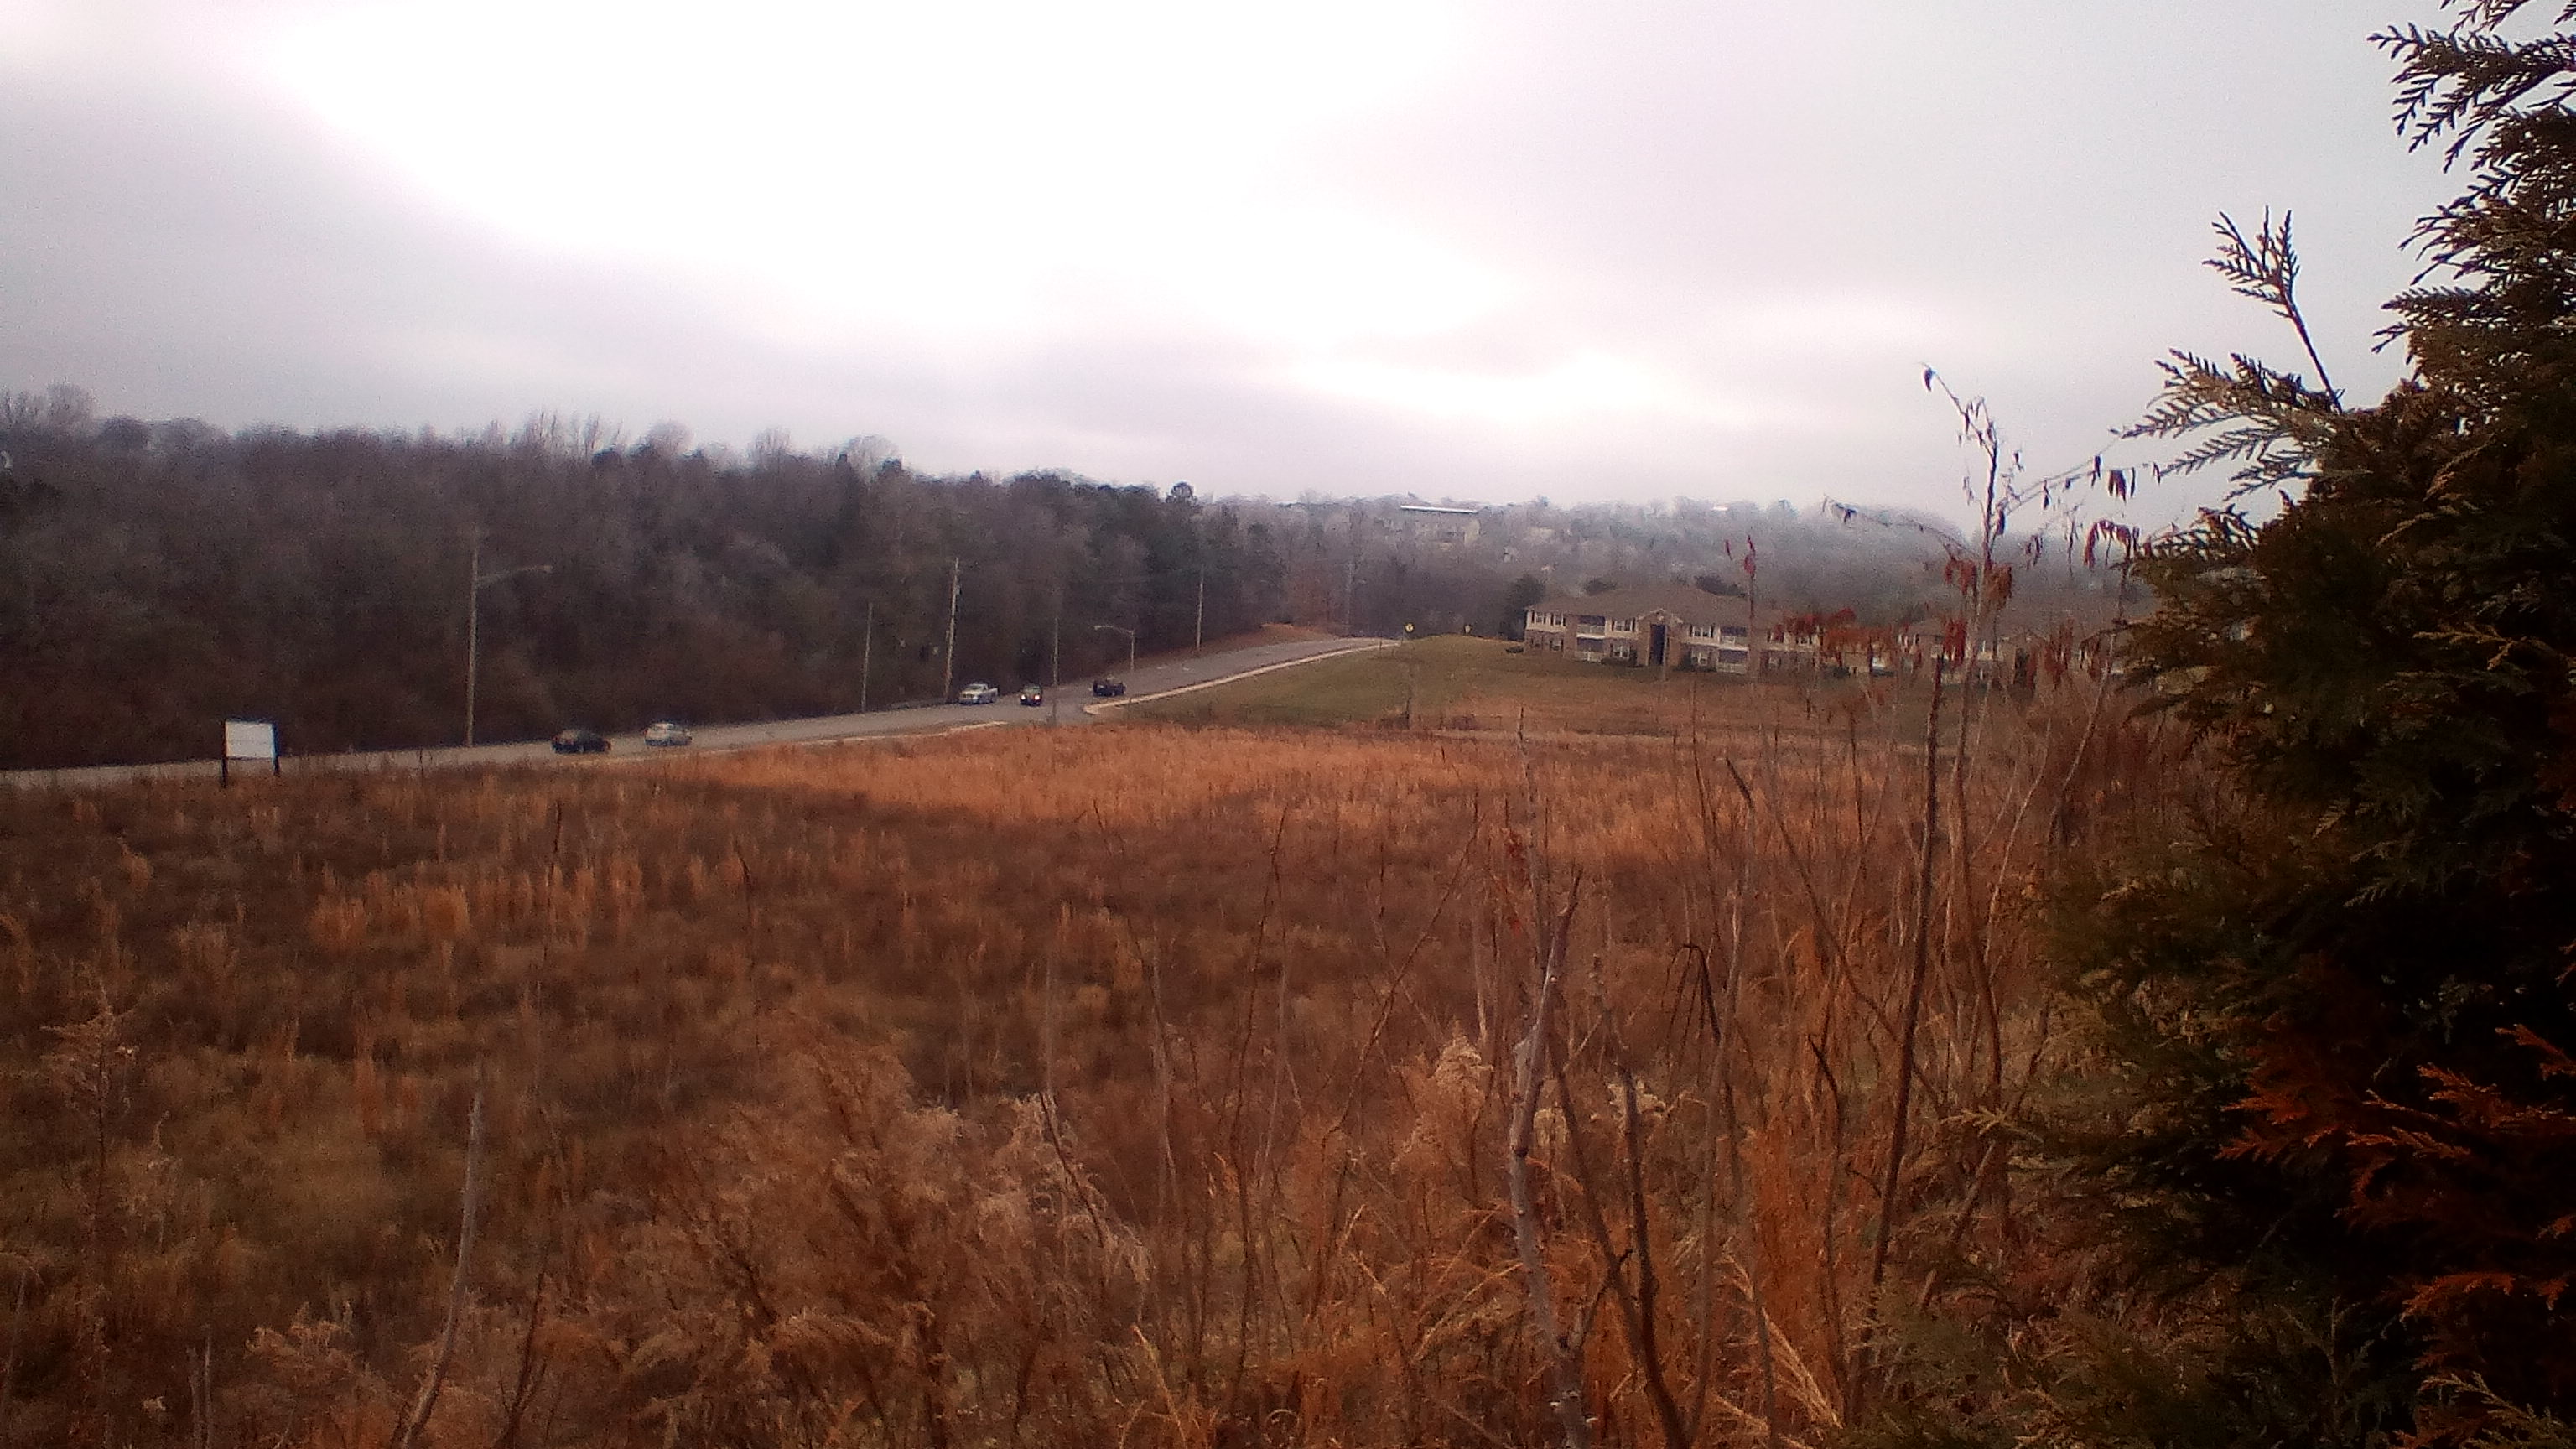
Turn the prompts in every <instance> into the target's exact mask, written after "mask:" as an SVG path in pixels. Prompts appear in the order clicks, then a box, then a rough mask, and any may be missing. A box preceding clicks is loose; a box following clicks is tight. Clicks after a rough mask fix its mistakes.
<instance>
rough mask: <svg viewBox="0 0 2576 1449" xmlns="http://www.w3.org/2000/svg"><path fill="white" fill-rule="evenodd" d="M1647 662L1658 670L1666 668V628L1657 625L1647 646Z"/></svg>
mask: <svg viewBox="0 0 2576 1449" xmlns="http://www.w3.org/2000/svg"><path fill="white" fill-rule="evenodd" d="M1646 662H1647V663H1648V664H1651V665H1653V666H1655V667H1656V668H1658V669H1661V668H1663V666H1664V626H1663V625H1661V624H1657V625H1656V626H1655V632H1654V634H1653V635H1652V636H1651V637H1650V638H1649V639H1648V641H1647V644H1646Z"/></svg>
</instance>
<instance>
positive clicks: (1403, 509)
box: [1395, 503, 1485, 518]
mask: <svg viewBox="0 0 2576 1449" xmlns="http://www.w3.org/2000/svg"><path fill="white" fill-rule="evenodd" d="M1395 509H1396V511H1397V512H1398V513H1442V514H1448V515H1450V516H1452V517H1456V518H1474V517H1475V516H1476V515H1478V514H1480V513H1483V512H1484V511H1485V510H1483V509H1481V508H1447V507H1443V506H1441V505H1440V504H1437V503H1399V504H1397V505H1396V506H1395Z"/></svg>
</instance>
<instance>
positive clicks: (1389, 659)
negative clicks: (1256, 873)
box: [1117, 635, 1857, 735]
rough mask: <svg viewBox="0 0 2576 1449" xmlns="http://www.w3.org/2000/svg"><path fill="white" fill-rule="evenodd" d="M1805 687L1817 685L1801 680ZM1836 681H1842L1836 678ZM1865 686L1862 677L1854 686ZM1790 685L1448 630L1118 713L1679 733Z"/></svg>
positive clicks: (1253, 721)
mask: <svg viewBox="0 0 2576 1449" xmlns="http://www.w3.org/2000/svg"><path fill="white" fill-rule="evenodd" d="M1797 686H1798V687H1800V688H1812V687H1815V682H1814V681H1811V680H1805V679H1801V680H1799V681H1798V682H1797ZM1827 687H1829V688H1830V687H1833V686H1827ZM1844 687H1846V688H1857V686H1856V685H1852V686H1844ZM1780 688H1781V686H1771V685H1764V686H1753V685H1749V684H1747V682H1746V681H1745V680H1744V679H1742V678H1741V677H1739V676H1735V675H1725V674H1700V673H1690V672H1685V671H1681V670H1675V671H1673V672H1671V673H1670V674H1669V675H1667V674H1666V673H1665V672H1664V671H1662V670H1659V669H1645V668H1637V669H1631V668H1628V667H1626V666H1623V665H1612V664H1583V663H1578V662H1576V661H1574V660H1572V659H1569V658H1567V657H1566V656H1564V655H1561V654H1534V653H1525V654H1514V653H1510V652H1508V650H1507V646H1506V645H1505V644H1504V643H1503V641H1501V640H1499V639H1479V638H1473V637H1470V636H1465V635H1443V636H1440V637H1437V638H1431V639H1423V640H1419V641H1416V642H1414V643H1410V644H1404V645H1400V646H1398V647H1396V648H1392V649H1375V650H1370V651H1369V652H1367V653H1364V654H1354V655H1351V656H1349V657H1347V658H1340V659H1328V660H1325V661H1323V662H1321V663H1317V664H1303V665H1299V666H1297V667H1296V668H1293V669H1281V670H1277V671H1274V672H1272V673H1269V674H1261V675H1256V676H1254V677H1252V678H1250V679H1243V680H1237V681H1235V682H1233V683H1231V684H1221V685H1215V686H1212V687H1210V688H1207V689H1200V690H1193V691H1191V692H1189V693H1186V694H1176V695H1173V696H1171V697H1170V698H1168V699H1157V700H1148V701H1143V702H1140V703H1138V704H1134V705H1130V706H1128V707H1127V708H1125V709H1123V710H1120V711H1117V714H1118V715H1123V716H1125V717H1128V718H1133V719H1151V720H1159V721H1164V722H1168V723H1175V724H1218V725H1292V726H1305V727H1310V728H1312V727H1331V726H1336V725H1352V724H1374V725H1387V726H1401V725H1403V724H1404V723H1405V722H1406V721H1407V717H1408V712H1409V715H1410V723H1411V724H1412V726H1413V727H1414V728H1416V729H1452V730H1511V729H1516V728H1521V727H1526V728H1527V729H1529V730H1530V731H1531V732H1533V733H1548V734H1552V733H1559V732H1571V733H1585V734H1616V735H1640V734H1676V733H1681V732H1684V731H1687V730H1690V729H1691V728H1693V726H1694V725H1695V724H1696V725H1698V726H1700V727H1707V726H1709V725H1714V724H1725V723H1738V722H1742V721H1744V720H1745V719H1746V718H1747V717H1748V716H1749V715H1752V714H1755V713H1759V712H1761V709H1760V706H1761V705H1762V704H1767V703H1772V702H1774V701H1771V700H1769V699H1767V698H1766V697H1767V696H1771V695H1773V694H1776V693H1778V692H1779V690H1780Z"/></svg>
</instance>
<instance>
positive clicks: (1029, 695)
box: [1020, 684, 1046, 708]
mask: <svg viewBox="0 0 2576 1449" xmlns="http://www.w3.org/2000/svg"><path fill="white" fill-rule="evenodd" d="M1020 703H1022V704H1024V705H1028V706H1030V707H1031V708H1035V707H1036V706H1038V705H1041V704H1044V703H1046V691H1045V690H1043V689H1040V688H1039V687H1038V686H1036V685H1034V684H1023V685H1021V686H1020Z"/></svg>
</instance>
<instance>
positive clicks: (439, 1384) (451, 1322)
mask: <svg viewBox="0 0 2576 1449" xmlns="http://www.w3.org/2000/svg"><path fill="white" fill-rule="evenodd" d="M466 1122H467V1127H466V1139H465V1213H464V1222H463V1224H462V1225H461V1226H460V1227H459V1228H458V1229H457V1231H456V1277H455V1279H454V1281H453V1282H452V1283H451V1284H450V1285H449V1287H448V1290H447V1326H446V1327H445V1328H444V1329H442V1330H440V1332H439V1335H438V1357H436V1358H435V1359H432V1360H431V1361H430V1365H429V1379H428V1381H427V1382H425V1383H423V1384H422V1385H421V1386H420V1397H419V1398H418V1399H417V1400H415V1401H414V1402H413V1403H412V1406H411V1413H410V1414H409V1415H408V1416H407V1417H405V1418H404V1420H403V1424H402V1428H401V1429H399V1430H397V1431H395V1434H394V1439H393V1449H411V1443H412V1441H413V1440H414V1439H415V1438H417V1437H419V1434H420V1431H421V1428H422V1426H423V1425H426V1424H427V1423H428V1422H429V1416H430V1413H431V1411H432V1410H434V1409H436V1408H437V1407H438V1391H439V1390H440V1389H441V1388H443V1387H445V1386H446V1383H447V1366H448V1364H449V1363H450V1362H451V1361H452V1360H453V1359H454V1358H455V1356H456V1326H457V1324H458V1323H459V1322H460V1321H461V1320H463V1318H464V1317H465V1283H466V1274H467V1272H468V1270H469V1269H470V1268H471V1267H472V1265H473V1262H474V1225H475V1221H476V1219H477V1217H478V1215H479V1213H480V1211H481V1207H482V1190H483V1085H482V1083H480V1082H477V1083H475V1086H474V1106H473V1109H472V1110H471V1111H470V1112H469V1113H468V1114H467V1116H466Z"/></svg>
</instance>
